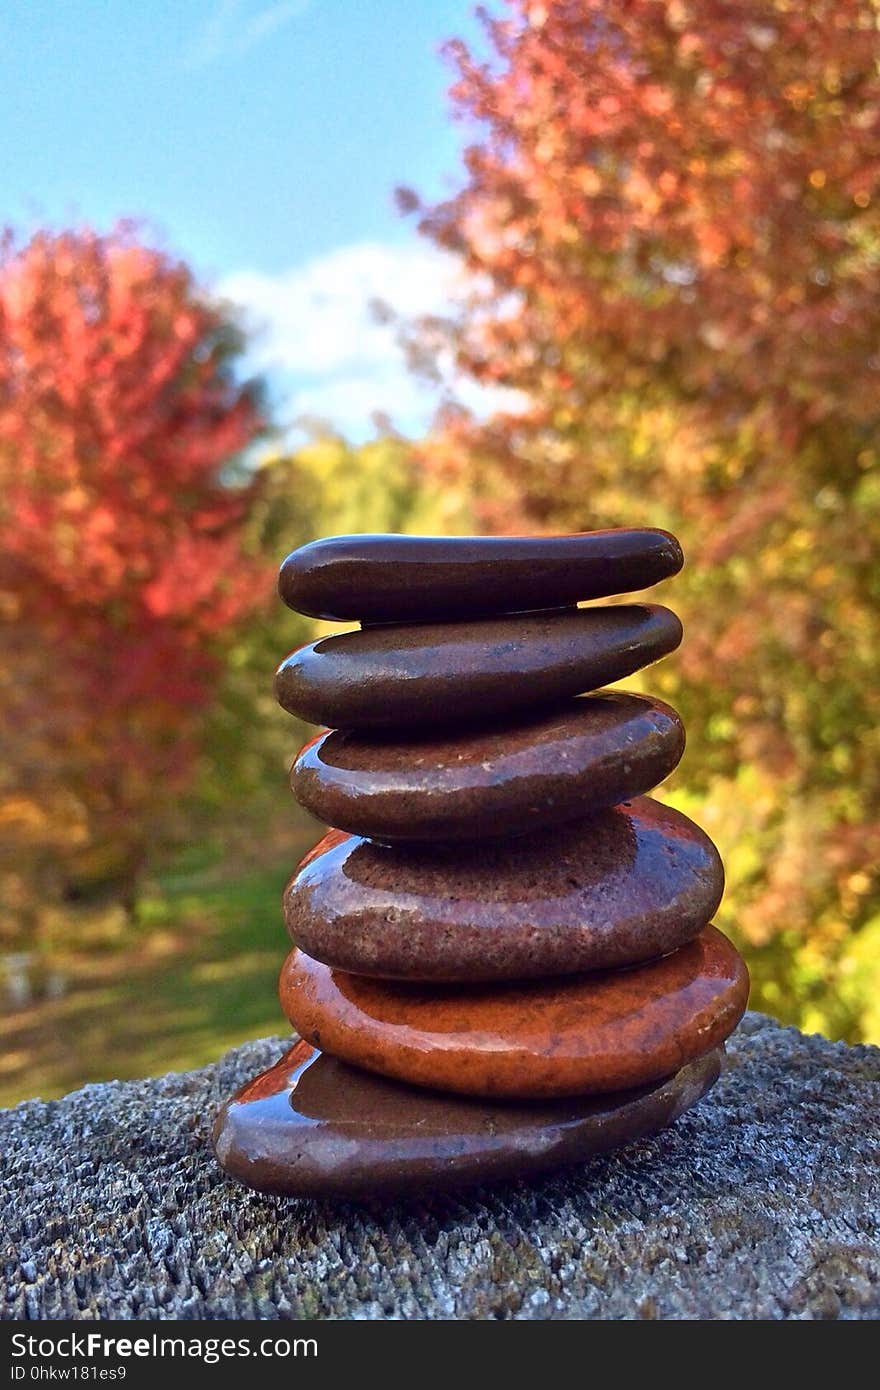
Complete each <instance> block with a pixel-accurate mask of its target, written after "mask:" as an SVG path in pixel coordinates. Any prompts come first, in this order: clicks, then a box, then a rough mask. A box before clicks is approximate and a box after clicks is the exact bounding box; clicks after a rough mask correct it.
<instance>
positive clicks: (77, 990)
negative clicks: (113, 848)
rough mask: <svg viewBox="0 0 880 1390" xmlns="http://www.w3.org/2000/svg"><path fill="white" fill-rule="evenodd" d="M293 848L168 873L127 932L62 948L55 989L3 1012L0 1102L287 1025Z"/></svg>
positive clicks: (188, 1057) (213, 1052) (212, 1049)
mask: <svg viewBox="0 0 880 1390" xmlns="http://www.w3.org/2000/svg"><path fill="white" fill-rule="evenodd" d="M312 838H314V834H312ZM291 848H292V852H288V853H286V854H285V860H284V864H283V866H282V867H279V868H273V869H260V870H258V871H251V872H249V873H247V874H246V875H245V876H244V877H239V876H234V875H233V873H232V871H231V870H230V869H229V867H228V866H226V865H223V864H219V865H213V866H206V865H202V866H196V867H193V868H191V869H189V870H188V871H186V872H178V873H177V874H175V875H173V876H171V875H169V876H168V877H166V878H165V879H163V880H162V881H161V882H160V883H159V884H157V885H156V887H155V889H154V890H153V891H152V892H151V893H150V894H149V895H148V896H147V897H146V899H145V901H144V903H143V904H142V909H141V914H140V916H141V924H140V927H139V928H138V930H137V932H136V936H135V939H134V940H133V941H132V940H131V938H129V941H128V944H126V945H125V946H123V947H122V948H120V949H116V950H113V951H109V952H108V951H104V952H100V953H96V952H90V953H89V954H88V955H79V956H77V955H75V954H73V955H70V956H69V957H66V958H65V959H64V961H63V976H64V979H65V984H66V988H65V992H64V993H63V994H62V995H61V997H60V998H56V999H40V1000H37V1001H36V1002H34V1003H32V1004H29V1005H28V1006H26V1007H25V1008H20V1009H16V1010H14V1011H12V1012H11V1013H9V1012H8V1013H6V1014H5V1015H4V1016H3V1017H2V1019H0V1106H5V1105H13V1104H15V1103H16V1101H19V1100H23V1099H26V1098H29V1097H32V1096H41V1097H42V1098H43V1099H46V1100H48V1099H51V1098H54V1097H56V1096H60V1095H63V1094H65V1092H67V1091H69V1090H72V1089H74V1088H75V1087H77V1086H81V1085H83V1084H84V1083H85V1082H87V1081H105V1080H108V1079H111V1078H120V1079H126V1078H131V1077H138V1076H147V1075H153V1076H155V1075H159V1074H161V1073H163V1072H166V1071H177V1070H184V1069H186V1068H189V1067H196V1066H201V1065H203V1064H204V1063H206V1062H210V1061H213V1060H214V1059H215V1058H216V1057H218V1056H219V1055H220V1054H221V1053H222V1052H223V1051H225V1049H227V1048H229V1047H233V1046H235V1045H236V1044H237V1043H241V1042H244V1041H245V1040H246V1039H248V1038H256V1037H261V1036H264V1035H265V1034H267V1033H283V1032H284V1031H286V1024H285V1021H284V1019H283V1017H282V1015H281V1012H280V1009H279V1006H278V1000H277V994H276V985H277V979H278V971H279V968H280V965H281V961H282V959H283V957H284V953H285V951H286V949H287V938H286V936H285V933H284V927H283V923H282V921H281V911H280V897H281V889H282V887H283V884H284V880H285V877H286V875H287V874H288V873H289V872H290V868H291V866H292V865H293V864H294V863H295V862H296V859H297V857H298V856H297V850H300V849H302V848H304V845H303V846H300V845H299V844H295V845H293V846H292V847H291Z"/></svg>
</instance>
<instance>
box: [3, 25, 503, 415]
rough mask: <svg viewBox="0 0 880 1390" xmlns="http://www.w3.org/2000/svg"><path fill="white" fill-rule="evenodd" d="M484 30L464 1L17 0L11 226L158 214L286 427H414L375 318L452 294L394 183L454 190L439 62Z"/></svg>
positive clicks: (8, 121) (420, 392) (403, 383)
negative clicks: (444, 46) (248, 343)
mask: <svg viewBox="0 0 880 1390" xmlns="http://www.w3.org/2000/svg"><path fill="white" fill-rule="evenodd" d="M476 32H477V26H476V23H475V21H474V19H473V16H472V6H471V4H469V3H467V0H176V2H175V0H3V3H2V5H0V55H2V56H0V129H2V131H3V139H2V150H0V190H2V203H0V222H13V223H15V224H16V225H18V226H20V227H24V228H26V227H28V226H29V225H31V224H33V223H34V222H44V221H50V222H53V223H56V224H57V223H62V222H65V223H66V222H70V221H83V220H84V221H89V222H91V223H93V224H95V225H98V226H100V227H107V226H109V225H110V224H111V223H112V222H113V221H114V220H115V219H116V218H117V217H119V216H122V215H136V216H140V217H143V218H145V219H146V220H147V221H148V222H149V223H150V224H151V225H152V227H153V228H155V230H156V234H157V235H158V236H159V237H160V238H161V239H162V240H163V241H164V242H165V244H167V245H168V246H169V247H171V248H173V249H174V250H175V251H177V252H179V253H180V254H182V255H183V256H185V257H186V258H187V259H188V260H189V261H190V262H191V263H192V264H194V265H195V266H196V268H197V270H198V271H199V273H200V275H202V276H203V277H204V278H205V280H206V281H207V282H208V283H209V284H211V285H212V286H214V287H215V288H216V289H217V290H218V291H219V292H221V293H223V294H226V295H227V296H229V297H230V298H232V299H234V300H235V301H236V302H237V303H238V304H240V305H241V306H242V311H243V313H244V314H245V316H246V319H247V322H248V323H249V324H251V325H252V326H253V327H254V329H255V346H254V350H253V362H254V364H255V365H256V366H257V367H258V368H260V369H261V370H264V371H266V372H268V373H269V375H270V379H271V380H272V381H273V384H274V386H275V389H276V395H277V397H278V399H279V401H280V402H281V403H282V405H281V413H282V417H283V418H284V419H285V420H291V419H293V418H294V417H295V416H296V415H299V414H301V413H305V414H313V415H320V416H324V417H327V418H330V419H331V420H332V421H333V422H334V423H335V424H336V425H337V426H339V427H341V428H343V429H345V430H346V431H347V432H349V433H351V434H352V435H354V436H362V435H363V434H365V433H368V432H369V418H370V412H371V411H372V410H374V409H376V410H381V411H387V412H389V413H390V414H391V415H392V416H393V417H394V418H395V420H396V422H397V423H398V424H399V425H400V426H401V427H403V428H409V429H412V430H418V429H419V428H422V427H423V426H424V423H425V422H426V420H427V418H428V415H429V413H430V409H431V405H432V400H431V397H430V393H428V392H427V391H426V390H425V388H423V387H420V386H419V385H418V384H416V383H413V382H412V381H411V380H409V379H408V378H407V376H406V374H405V372H404V370H403V367H402V364H401V360H400V356H399V354H398V351H397V349H396V347H395V344H394V342H393V338H392V335H391V333H390V331H389V330H387V329H381V328H378V327H377V326H376V325H375V324H374V323H373V322H372V321H371V318H370V315H369V310H368V307H367V306H368V304H369V302H370V300H372V299H373V298H374V297H376V296H377V295H379V296H384V297H385V298H386V299H388V300H389V301H390V302H391V303H392V304H393V305H394V306H395V307H397V308H398V309H400V310H401V311H402V312H404V313H417V312H419V311H421V310H435V309H437V308H442V306H443V303H444V300H445V298H446V297H447V296H448V294H449V292H450V284H451V278H450V277H451V272H450V269H449V268H448V267H447V266H446V265H444V264H443V262H442V259H441V258H440V257H439V256H438V254H437V253H436V252H434V251H433V250H432V249H431V248H430V247H429V246H428V245H427V244H426V243H423V242H422V241H421V240H420V239H418V238H417V237H416V234H415V232H414V231H413V230H412V228H411V227H410V226H409V225H408V224H407V223H405V222H402V221H401V220H400V218H399V217H398V216H397V215H396V213H395V211H394V208H393V203H392V191H393V189H394V187H395V185H396V184H398V183H408V184H412V185H413V186H415V187H416V188H418V189H419V190H420V191H422V192H426V193H428V194H438V193H440V192H442V191H443V189H444V188H445V187H448V186H449V180H450V178H454V176H455V171H456V169H457V167H458V151H459V148H460V144H461V141H462V132H461V130H460V128H457V127H455V126H454V125H453V123H452V122H451V121H450V120H449V117H448V111H447V106H446V99H445V90H446V87H447V86H448V83H449V73H448V71H447V69H446V68H445V66H444V65H443V63H442V62H441V61H440V59H439V58H438V56H437V48H438V46H439V44H440V42H441V41H442V40H443V39H444V38H446V37H448V36H450V35H452V34H463V35H467V36H473V35H474V34H475V33H476Z"/></svg>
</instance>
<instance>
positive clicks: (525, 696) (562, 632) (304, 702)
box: [275, 604, 681, 730]
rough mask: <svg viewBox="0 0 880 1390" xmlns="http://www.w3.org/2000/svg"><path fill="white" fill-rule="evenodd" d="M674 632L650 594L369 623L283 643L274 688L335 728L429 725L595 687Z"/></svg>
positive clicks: (657, 652)
mask: <svg viewBox="0 0 880 1390" xmlns="http://www.w3.org/2000/svg"><path fill="white" fill-rule="evenodd" d="M680 641H681V623H680V622H679V620H678V618H677V617H676V616H675V614H674V613H672V612H670V610H669V609H668V608H662V607H660V606H659V605H656V604H621V605H619V606H615V607H603V608H584V609H572V610H571V611H561V612H553V613H531V614H521V615H519V616H518V617H512V618H488V619H484V620H483V621H480V622H467V623H459V622H451V623H427V624H418V625H414V626H411V627H393V626H388V627H371V628H367V629H366V630H364V631H361V632H345V633H340V634H339V635H338V636H336V637H323V638H321V639H320V640H319V641H317V642H310V643H309V644H308V645H307V646H304V647H300V648H299V649H298V650H297V651H295V652H291V654H290V656H289V657H288V658H287V660H286V661H284V662H283V663H282V665H281V666H280V667H279V669H278V672H277V674H276V677H275V692H276V695H277V697H278V700H279V703H280V704H281V705H283V707H284V708H285V709H286V710H289V711H290V713H291V714H295V715H297V716H299V718H301V719H306V720H309V721H310V722H311V723H313V724H324V725H327V726H329V727H330V728H334V729H395V730H397V729H400V728H401V727H402V726H403V725H407V726H411V727H412V726H419V725H422V726H425V725H427V726H432V727H435V728H436V727H442V726H444V725H450V724H452V723H455V722H456V721H457V720H471V721H474V720H479V721H483V720H488V719H489V718H491V717H494V716H496V715H503V714H512V713H513V712H514V711H518V710H525V709H530V708H534V707H535V706H537V705H542V704H547V703H549V702H555V701H557V700H561V699H564V698H566V697H567V696H571V695H580V694H582V693H583V692H585V691H588V690H595V689H596V688H597V687H598V686H601V685H606V684H607V683H608V682H609V681H615V680H620V679H622V678H623V677H624V676H628V675H630V674H631V673H632V672H633V671H638V670H639V669H640V668H641V667H642V666H647V665H649V664H650V663H651V662H652V661H657V660H658V658H659V657H661V656H665V655H666V654H667V653H668V652H671V651H674V650H675V648H676V647H677V646H678V644H679V642H680Z"/></svg>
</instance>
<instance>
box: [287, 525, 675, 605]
mask: <svg viewBox="0 0 880 1390" xmlns="http://www.w3.org/2000/svg"><path fill="white" fill-rule="evenodd" d="M682 564H683V556H682V553H681V546H680V545H679V543H678V541H677V540H676V539H675V537H674V536H671V535H670V534H669V532H668V531H657V530H654V529H651V528H642V529H632V530H629V529H620V530H615V531H584V532H581V533H580V534H575V535H568V536H489V537H483V536H453V537H446V538H441V537H437V536H393V535H392V536H382V535H364V536H330V537H328V538H327V539H326V540H320V541H312V543H311V544H310V545H304V546H302V547H301V548H300V549H299V550H295V551H294V552H293V553H292V554H291V555H288V557H287V559H286V560H285V561H284V563H283V565H282V566H281V573H280V575H279V577H278V592H279V593H280V595H281V597H282V598H283V600H284V602H285V603H286V604H288V606H289V607H290V608H295V609H296V610H297V611H298V612H300V613H306V614H308V615H310V616H311V617H314V618H326V619H330V620H337V621H345V622H347V621H351V620H352V619H354V620H356V621H359V622H380V623H387V622H420V621H425V620H436V619H447V618H473V617H475V616H477V615H478V614H482V615H486V614H489V613H513V612H521V611H523V610H524V609H531V608H557V607H562V606H564V605H566V604H570V603H578V602H579V601H583V600H585V599H592V598H605V597H607V596H608V595H610V594H628V593H632V592H633V591H634V590H635V589H645V588H648V586H649V585H651V584H656V583H657V582H658V580H660V579H665V578H667V576H669V575H671V574H677V573H678V571H679V570H680V569H681V567H682Z"/></svg>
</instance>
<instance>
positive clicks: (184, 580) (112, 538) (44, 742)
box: [0, 227, 271, 934]
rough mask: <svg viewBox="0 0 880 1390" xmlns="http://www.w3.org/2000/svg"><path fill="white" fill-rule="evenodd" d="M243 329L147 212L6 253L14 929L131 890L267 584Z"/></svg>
mask: <svg viewBox="0 0 880 1390" xmlns="http://www.w3.org/2000/svg"><path fill="white" fill-rule="evenodd" d="M239 347H240V343H239V338H238V335H237V333H236V331H235V330H234V328H233V327H232V325H231V324H230V323H229V321H228V320H227V318H226V317H225V316H224V314H223V313H222V312H221V311H220V310H219V309H218V308H217V307H215V306H214V305H212V304H211V303H210V302H209V301H208V300H207V299H206V298H205V296H204V295H203V294H202V293H201V292H200V290H199V288H198V286H197V285H196V284H195V282H194V280H193V276H192V274H191V272H190V271H189V269H188V268H187V267H186V266H185V265H183V264H181V263H179V262H176V261H175V260H173V259H172V258H171V257H170V256H168V255H166V254H165V253H164V252H162V251H160V250H156V249H154V248H153V247H150V246H148V245H145V244H144V243H143V241H142V240H141V239H140V238H139V236H138V234H137V232H136V230H135V229H133V228H130V227H120V228H119V229H117V230H116V231H114V232H113V233H112V234H110V235H106V236H102V235H98V234H96V233H94V232H91V231H65V232H58V233H55V232H41V233H39V234H37V235H35V236H33V237H32V238H31V239H30V240H28V241H26V242H19V241H16V240H15V239H14V237H12V236H11V235H7V236H6V237H5V239H4V241H3V246H2V255H0V618H2V629H0V642H2V649H0V704H2V711H3V727H4V746H3V749H2V758H0V820H2V822H3V828H4V843H5V846H6V862H5V864H4V865H3V869H4V873H3V879H2V884H3V893H4V906H5V912H4V931H5V933H6V934H8V933H9V932H11V931H13V930H14V928H15V926H16V925H18V926H19V927H21V926H25V927H29V928H30V929H31V930H33V929H34V927H35V925H38V923H39V921H40V920H42V915H43V914H44V910H45V909H46V908H47V905H51V903H52V901H53V900H55V899H58V898H63V897H68V898H69V897H71V896H76V895H77V894H79V893H83V892H87V891H88V889H89V884H90V882H99V881H100V882H113V883H115V884H116V885H117V887H118V889H119V891H120V892H121V893H123V894H124V895H125V896H127V897H129V898H130V897H131V895H132V892H133V885H134V883H135V881H136V878H137V874H138V871H139V869H140V866H141V864H142V862H143V859H144V855H145V852H146V850H147V848H148V847H149V846H150V845H151V844H153V843H155V841H156V839H157V838H158V837H159V836H161V834H162V831H163V828H164V827H165V826H166V825H167V818H168V815H169V813H171V814H173V811H174V808H175V805H176V803H177V799H178V798H179V795H180V793H181V791H182V790H183V789H184V788H185V787H186V785H187V779H188V777H189V775H190V771H191V767H192V761H193V756H194V753H195V751H196V749H197V747H198V740H199V726H200V721H201V719H202V715H203V711H204V709H205V706H206V704H207V703H208V701H209V700H210V697H211V695H212V691H213V689H214V686H215V683H216V680H217V675H218V669H219V655H220V653H221V651H222V648H223V645H224V642H225V641H226V635H227V634H228V633H229V631H230V630H231V629H232V627H233V626H234V624H235V623H236V622H237V621H238V620H239V619H241V618H242V617H243V615H245V614H247V613H248V612H249V611H250V610H251V609H252V608H253V606H254V605H255V603H256V602H258V601H260V600H261V599H262V598H264V597H265V595H266V594H267V592H268V589H269V586H270V584H271V580H270V579H269V578H268V575H267V573H266V571H265V569H264V567H263V566H262V565H261V564H260V563H258V562H257V561H256V560H255V559H254V558H252V557H250V556H248V555H246V554H244V553H243V549H242V528H243V525H244V522H245V516H246V510H247V507H248V505H249V503H250V501H251V496H252V484H251V483H250V482H249V481H248V480H247V478H246V476H245V475H244V474H241V473H236V472H235V469H234V466H233V465H234V461H235V459H236V457H237V456H238V455H239V454H240V452H241V451H242V450H243V449H244V447H245V446H246V445H247V444H248V443H249V441H250V440H251V439H252V438H253V437H254V435H255V433H256V431H257V430H258V428H259V425H260V417H259V412H258V403H257V399H256V396H255V393H254V390H253V389H252V388H249V387H242V386H241V385H240V384H238V382H237V380H236V378H235V376H234V375H233V364H234V362H235V357H236V354H237V352H238V350H239Z"/></svg>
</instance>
